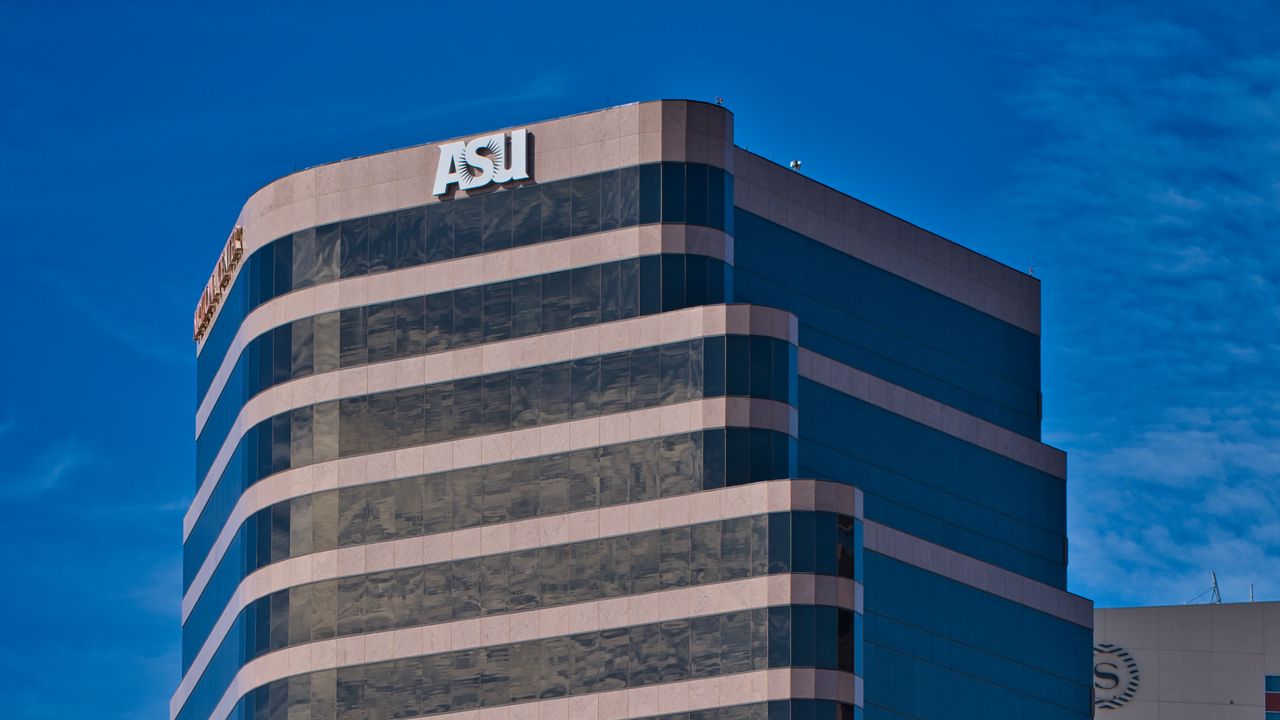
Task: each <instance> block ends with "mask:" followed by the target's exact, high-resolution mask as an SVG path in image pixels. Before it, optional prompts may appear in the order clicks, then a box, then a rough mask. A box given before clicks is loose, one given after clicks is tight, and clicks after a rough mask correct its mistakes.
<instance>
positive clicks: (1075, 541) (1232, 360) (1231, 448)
mask: <svg viewBox="0 0 1280 720" xmlns="http://www.w3.org/2000/svg"><path fill="white" fill-rule="evenodd" d="M1048 12H1052V11H1048ZM993 16H994V17H995V19H996V20H998V21H1000V22H1004V23H1007V24H1008V27H1007V28H1006V30H1007V31H1008V32H1009V33H1010V36H1013V37H1024V38H1026V39H1027V41H1028V42H1027V44H1026V45H1025V46H1023V47H1022V48H1020V51H1019V52H1017V53H1015V55H1016V59H1017V60H1018V62H1020V63H1025V64H1026V67H1027V68H1029V70H1028V72H1027V75H1026V77H1025V83H1024V84H1023V86H1022V90H1021V92H1020V94H1019V95H1018V96H1016V97H1014V98H1011V103H1012V104H1013V105H1014V106H1016V107H1018V108H1020V111H1021V112H1022V113H1023V114H1024V117H1023V118H1022V120H1023V121H1024V122H1026V123H1029V126H1030V127H1031V128H1032V129H1033V130H1034V131H1035V137H1036V138H1037V141H1036V143H1035V145H1034V148H1033V150H1032V152H1031V153H1030V154H1029V155H1028V156H1027V159H1026V161H1025V163H1024V164H1023V165H1022V167H1021V172H1020V175H1019V177H1018V179H1017V181H1016V183H1014V184H1013V185H1012V186H1010V187H1008V188H1006V192H1005V193H1004V194H1003V195H1002V196H1001V197H1000V198H999V200H998V201H997V202H996V203H995V206H994V208H993V210H992V214H993V216H995V217H999V218H1001V220H1000V221H998V222H999V227H1000V228H1001V230H1002V231H1003V232H1007V233H1009V234H1010V236H1011V237H1019V236H1020V237H1026V238H1029V239H1031V244H1034V245H1035V246H1036V247H1037V248H1039V250H1038V252H1040V253H1042V255H1041V256H1040V257H1037V258H1035V260H1036V265H1037V268H1038V270H1039V272H1038V274H1039V275H1041V276H1042V278H1043V279H1044V291H1045V305H1046V322H1045V327H1046V335H1045V366H1046V367H1045V377H1046V385H1047V388H1046V395H1047V397H1046V430H1047V438H1046V439H1047V440H1049V441H1050V442H1054V443H1057V444H1060V445H1062V446H1063V447H1065V448H1066V449H1067V450H1069V451H1071V453H1072V458H1071V477H1070V480H1069V488H1070V490H1069V493H1070V497H1071V503H1070V528H1071V535H1072V580H1073V583H1074V589H1075V590H1077V591H1080V592H1084V593H1086V594H1091V595H1095V596H1097V597H1098V598H1099V599H1100V600H1101V601H1102V602H1103V603H1104V604H1108V603H1148V602H1160V603H1171V602H1173V603H1176V602H1182V601H1185V600H1187V599H1189V598H1190V597H1192V596H1194V595H1196V594H1197V593H1198V592H1199V589H1198V588H1199V586H1201V585H1204V584H1206V583H1207V582H1208V580H1207V579H1208V573H1209V571H1210V570H1216V571H1217V572H1218V574H1219V576H1220V577H1221V578H1222V579H1223V581H1224V583H1225V586H1226V588H1227V594H1228V596H1229V598H1230V597H1232V594H1233V593H1234V598H1235V599H1243V598H1244V596H1245V593H1246V592H1247V587H1248V583H1249V582H1255V583H1257V587H1258V591H1259V594H1260V595H1262V596H1265V597H1272V598H1275V597H1280V502H1278V501H1277V500H1276V499H1275V498H1276V497H1277V495H1278V493H1277V492H1276V491H1275V485H1276V479H1277V477H1280V420H1278V418H1280V416H1278V415H1277V412H1276V411H1277V408H1278V407H1280V390H1278V388H1280V351H1278V347H1277V344H1276V342H1275V338H1277V337H1280V292H1278V291H1280V286H1278V285H1277V280H1278V279H1280V243H1277V242H1276V228H1277V227H1280V141H1278V140H1277V137H1280V136H1277V134H1276V128H1277V127H1280V46H1277V45H1275V44H1274V43H1272V42H1267V41H1266V35H1267V34H1268V33H1270V32H1272V30H1273V29H1274V28H1275V27H1277V26H1280V9H1278V8H1277V7H1276V6H1275V5H1273V4H1272V5H1266V4H1261V3H1249V2H1244V3H1232V4H1228V5H1225V6H1224V5H1221V4H1212V3H1207V2H1203V3H1202V2H1191V3H1187V2H1180V3H1169V4H1164V3H1150V4H1147V3H1127V4H1106V5H1096V6H1089V7H1080V6H1076V7H1072V8H1067V9H1065V10H1064V11H1063V12H1062V15H1061V16H1058V17H1046V16H1045V15H1044V13H1043V12H1039V11H1038V12H1037V13H1035V14H1034V16H1032V15H1027V16H1019V15H1016V14H1010V13H1007V12H998V13H994V14H993ZM1044 48H1053V50H1054V52H1052V53H1045V52H1044V51H1043V50H1044Z"/></svg>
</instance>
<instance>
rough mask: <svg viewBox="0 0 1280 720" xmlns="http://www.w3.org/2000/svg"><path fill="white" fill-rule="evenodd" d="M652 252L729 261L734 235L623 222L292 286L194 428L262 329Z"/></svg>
mask: <svg viewBox="0 0 1280 720" xmlns="http://www.w3.org/2000/svg"><path fill="white" fill-rule="evenodd" d="M655 253H689V254H693V255H705V256H707V257H713V258H716V259H719V260H729V261H731V260H732V253H733V239H732V238H730V237H729V236H727V235H725V234H724V233H723V232H722V231H719V230H714V229H711V228H703V227H696V226H686V225H656V226H646V227H631V228H621V229H618V230H610V231H607V232H603V233H596V234H594V235H581V236H578V237H573V238H566V239H564V240H557V241H555V242H550V243H543V244H541V245H532V246H529V247H522V248H514V249H511V250H502V251H498V252H492V253H485V254H483V255H472V256H470V257H465V258H457V259H454V260H448V261H445V262H440V263H433V264H429V265H419V266H417V267H412V268H405V269H403V270H394V271H391V272H386V273H379V274H376V275H363V276H360V277H353V278H347V279H345V280H339V281H336V282H333V283H326V284H324V285H319V286H316V287H310V288H305V289H301V290H296V291H294V292H291V293H287V294H285V295H282V296H280V297H278V298H276V299H274V300H271V301H269V302H266V303H263V304H262V305H261V306H259V307H258V308H256V309H254V310H253V311H252V312H250V313H249V315H248V317H246V318H245V319H244V321H243V322H242V323H241V324H240V327H239V328H238V329H237V330H236V334H235V337H234V338H233V339H232V341H231V344H230V345H229V346H228V349H227V353H226V355H225V356H224V357H223V358H222V361H221V365H220V366H219V368H218V372H217V373H216V374H215V375H214V378H213V380H212V381H211V382H210V384H209V391H208V392H207V393H206V395H205V397H204V400H203V401H201V403H200V406H199V407H198V408H197V409H196V434H197V436H198V435H199V433H200V430H201V428H203V426H204V423H205V421H206V420H207V419H208V417H209V413H211V412H212V411H213V405H214V403H215V402H216V401H217V399H218V395H219V394H220V393H221V392H222V388H223V387H225V386H226V382H227V379H228V378H229V377H230V376H231V372H232V370H234V368H235V363H236V360H237V359H238V358H239V357H240V354H241V353H242V352H244V349H245V347H246V346H247V345H248V344H249V342H250V341H252V340H253V339H254V338H256V337H258V336H259V335H261V334H263V333H264V332H267V331H268V330H271V329H273V328H276V327H279V326H281V325H284V324H286V323H291V322H294V321H296V320H301V319H302V318H306V317H311V316H313V315H320V314H322V313H327V312H333V311H336V310H342V309H345V308H350V307H360V306H362V305H368V304H372V303H381V302H390V301H393V300H400V299H403V298H411V297H417V296H419V295H430V294H432V293H439V292H445V291H447V290H457V289H460V288H467V287H474V286H477V285H485V284H488V283H495V282H501V281H503V280H513V279H515V278H521V277H529V276H531V275H544V274H548V273H553V272H558V271H560V270H570V269H573V268H580V267H590V266H592V265H599V264H603V263H607V262H614V261H617V260H626V259H630V258H637V257H640V256H642V255H651V254H655Z"/></svg>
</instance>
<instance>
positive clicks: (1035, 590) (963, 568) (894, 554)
mask: <svg viewBox="0 0 1280 720" xmlns="http://www.w3.org/2000/svg"><path fill="white" fill-rule="evenodd" d="M863 527H864V534H863V546H864V547H865V548H866V549H867V550H871V551H873V552H877V553H880V554H881V555H886V556H888V557H891V558H893V559H895V560H898V561H900V562H904V563H907V564H908V565H913V566H915V567H918V568H920V569H922V570H927V571H929V572H931V573H934V574H936V575H941V576H942V577H945V578H948V579H950V580H954V581H956V582H959V583H963V584H965V585H968V586H970V587H973V588H977V589H979V590H982V591H983V592H987V593H990V594H992V595H995V596H997V597H1001V598H1004V599H1006V600H1011V601H1013V602H1016V603H1018V604H1020V605H1025V606H1027V607H1030V608H1033V609H1035V610H1038V611H1040V612H1043V613H1047V614H1049V615H1053V616H1054V617H1056V618H1059V619H1062V620H1066V621H1068V622H1071V623H1075V624H1076V625H1080V626H1082V627H1086V628H1090V629H1092V628H1093V602H1092V601H1091V600H1088V599H1086V598H1082V597H1080V596H1078V595H1072V594H1071V593H1068V592H1065V591H1062V590H1059V589H1057V588H1055V587H1051V586H1049V585H1045V584H1043V583H1040V582H1036V581H1035V580H1032V579H1030V578H1027V577H1023V576H1022V575H1018V574H1017V573H1012V572H1009V571H1008V570H1005V569H1003V568H1000V567H997V566H995V565H992V564H990V563H987V562H983V561H981V560H978V559H977V558H973V557H969V556H968V555H961V554H960V553H958V552H955V551H954V550H950V549H948V548H945V547H943V546H941V545H937V544H935V543H931V542H929V541H928V540H924V539H922V538H918V537H916V536H914V535H909V534H907V533H904V532H902V531H900V530H895V529H893V528H891V527H888V526H887V525H881V524H879V523H875V522H866V523H864V525H863Z"/></svg>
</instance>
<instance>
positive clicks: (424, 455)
mask: <svg viewBox="0 0 1280 720" xmlns="http://www.w3.org/2000/svg"><path fill="white" fill-rule="evenodd" d="M721 427H756V428H762V429H767V430H775V431H777V432H786V433H790V434H792V435H795V434H796V417H795V411H794V409H793V408H791V407H789V406H787V405H785V404H783V403H779V402H776V401H773V400H759V399H753V398H736V397H734V398H705V399H702V400H695V401H692V402H687V403H680V404H676V405H666V406H661V407H654V408H646V409H643V410H634V411H630V412H625V413H617V414H615V415H608V416H605V417H600V418H586V419H583V420H574V421H570V422H567V423H560V424H558V425H552V426H544V427H532V428H525V429H521V430H514V431H510V432H505V433H495V434H493V435H485V436H481V437H479V438H466V439H462V440H453V441H446V442H440V443H433V444H430V445H422V446H418V447H413V448H405V449H402V450H389V451H386V452H381V453H371V454H369V455H360V456H356V457H350V458H343V459H340V460H332V461H329V462H324V463H318V464H315V465H308V466H306V467H301V468H295V469H292V470H286V471H284V472H280V473H277V474H275V475H272V476H270V477H268V478H266V479H264V480H262V481H261V482H258V483H255V484H254V485H252V486H250V487H249V489H248V490H246V491H245V492H244V493H243V494H241V496H240V497H239V499H238V500H237V501H236V504H235V507H233V508H232V510H231V512H230V514H229V515H228V517H227V520H226V521H225V522H224V523H223V526H222V529H221V530H220V531H219V534H218V537H217V539H216V540H215V541H214V543H213V546H212V547H211V548H210V550H209V554H208V556H207V557H206V558H205V560H204V562H203V563H202V564H201V567H200V569H199V571H198V572H197V573H196V576H195V577H194V578H193V580H192V583H191V586H190V588H188V590H187V592H186V593H185V596H184V601H183V608H184V610H183V618H184V619H185V618H186V615H187V614H188V613H189V612H190V606H191V605H192V604H193V603H194V601H195V598H197V597H199V593H200V591H201V590H202V589H203V588H204V586H205V584H206V583H207V582H208V580H209V578H210V577H211V576H212V574H213V571H214V570H215V569H216V568H217V564H218V562H219V561H220V560H221V559H222V556H223V554H224V553H225V552H226V550H227V548H228V547H229V546H230V545H231V542H232V541H233V540H234V539H235V536H236V533H237V532H238V531H239V528H240V524H241V523H243V522H244V521H245V520H246V519H247V518H248V517H249V516H251V515H253V514H254V513H255V512H257V511H259V510H262V509H264V508H267V507H270V506H272V505H274V504H275V503H278V502H283V501H285V500H288V499H290V498H294V497H300V496H303V495H310V494H312V493H316V492H323V491H325V490H332V489H335V488H339V487H350V486H354V485H364V484H368V483H375V482H382V481H386V480H394V479H397V478H404V477H412V476H414V475H422V474H426V473H435V472H444V471H448V470H457V469H461V468H468V467H476V466H479V465H487V464H490V463H498V462H508V461H512V460H522V459H527V458H532V457H539V456H544V455H552V454H555V453H562V452H572V451H574V450H583V449H586V448H591V447H598V446H600V445H610V444H615V443H624V442H631V441H634V440H644V439H647V438H654V437H661V436H665V435H674V434H679V433H687V432H696V431H700V430H707V429H712V428H721ZM858 502H859V505H858V508H859V510H858V511H859V512H860V511H861V504H860V503H861V500H859V501H858ZM195 517H198V515H197V516H195ZM188 532H189V530H188ZM187 598H189V600H188V599H187Z"/></svg>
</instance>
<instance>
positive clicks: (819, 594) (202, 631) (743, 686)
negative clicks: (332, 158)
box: [171, 101, 1092, 720]
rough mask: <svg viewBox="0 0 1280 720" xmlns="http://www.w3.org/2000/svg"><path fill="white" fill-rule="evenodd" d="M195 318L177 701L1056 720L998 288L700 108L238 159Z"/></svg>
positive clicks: (174, 709) (237, 713) (1063, 612)
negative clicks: (378, 150) (238, 180)
mask: <svg viewBox="0 0 1280 720" xmlns="http://www.w3.org/2000/svg"><path fill="white" fill-rule="evenodd" d="M194 331H195V338H196V342H197V356H198V361H197V414H196V437H197V439H196V465H197V470H196V479H197V492H196V496H195V500H194V502H193V503H192V506H191V509H190V510H189V512H188V513H187V516H186V518H185V521H184V528H183V530H184V532H183V537H184V595H183V603H182V618H183V632H182V634H183V638H182V644H183V648H182V670H183V677H182V680H181V683H180V685H179V687H178V690H177V692H176V693H175V695H174V697H173V700H172V705H171V715H172V717H173V718H174V719H175V720H197V719H204V718H214V719H215V720H224V718H229V717H230V718H236V719H237V720H248V719H250V718H253V719H258V718H263V719H269V720H356V719H359V720H383V719H389V718H417V717H424V716H431V717H433V718H434V717H440V718H446V717H447V718H451V719H452V718H458V719H459V720H463V719H464V718H465V720H570V719H571V718H572V719H574V720H577V719H579V718H581V719H584V720H585V719H587V718H592V719H594V718H601V719H604V720H623V719H630V718H658V717H662V718H670V719H671V720H792V719H794V720H836V719H837V718H839V719H840V720H852V719H853V718H862V717H867V718H943V717H945V718H978V717H981V718H991V717H1035V718H1045V719H1049V720H1054V719H1057V718H1083V717H1086V716H1088V714H1089V709H1090V682H1091V672H1090V667H1091V665H1090V647H1091V638H1092V636H1091V622H1092V615H1091V612H1092V608H1091V605H1090V604H1089V602H1088V601H1086V600H1083V599H1082V598H1078V597H1075V596H1072V595H1070V594H1068V593H1067V592H1066V590H1065V577H1066V576H1065V569H1066V537H1065V514H1066V510H1065V488H1064V482H1065V457H1064V455H1063V454H1062V453H1061V452H1059V451H1057V450H1054V449H1053V448H1050V447H1048V446H1045V445H1043V444H1041V443H1040V442H1039V424H1040V392H1039V381H1040V378H1039V372H1040V361H1039V287H1038V284H1037V282H1036V280H1034V279H1033V278H1031V277H1028V276H1026V275H1023V274H1022V273H1019V272H1016V271H1014V270H1011V269H1009V268H1007V267H1004V266H1002V265H1000V264H998V263H995V262H993V261H991V260H989V259H987V258H984V257H982V256H979V255H977V254H975V253H973V252H970V251H968V250H965V249H964V248H961V247H959V246H957V245H955V244H953V243H950V242H948V241H946V240H944V239H942V238H939V237H937V236H934V235H931V234H929V233H927V232H925V231H922V230H920V229H918V228H916V227H914V226H912V225H910V224H908V223H906V222H903V221H902V220H899V219H897V218H894V217H892V216H890V215H887V214H885V213H883V212H881V211H879V210H876V209H874V208H872V207H869V206H867V205H865V204H863V203H861V202H859V201H857V200H854V199H852V198H849V197H847V196H845V195H842V194H840V193H838V192H836V191H834V190H831V189H830V188H827V187H824V186H823V185H820V184H819V183H816V182H814V181H812V180H809V179H807V178H805V177H804V176H803V175H801V174H799V173H796V172H793V171H791V170H789V169H787V168H785V167H781V166H779V165H776V164H774V163H771V162H769V161H767V160H764V159H763V158H760V157H758V156H755V155H752V154H751V153H750V152H747V151H745V150H743V149H740V148H737V147H735V146H734V144H733V118H732V115H731V114H730V113H729V112H728V111H727V110H725V109H724V108H722V107H719V106H716V105H708V104H704V103H698V102H685V101H659V102H648V103H640V104H632V105H626V106H621V107H616V108H610V109H607V110H602V111H598V112H592V113H587V114H583V115H577V116H572V117H567V118H561V119H557V120H551V121H547V122H541V123H535V124H530V125H527V126H523V127H518V128H513V129H509V130H506V131H499V132H493V133H488V134H484V135H479V136H469V137H467V138H462V139H460V140H455V141H447V142H443V143H432V144H428V145H422V146H418V147H411V148H407V149H404V150H397V151H393V152H387V153H382V154H379V155H374V156H370V157H362V158H356V159H352V160H346V161H343V162H339V163H335V164H331V165H324V166H320V167H316V168H312V169H309V170H305V171H302V172H298V173H294V174H293V175H289V176H287V177H285V178H282V179H280V180H277V181H275V182H273V183H271V184H270V185H268V186H266V187H265V188H263V189H262V190H260V191H258V192H257V193H255V194H254V195H253V196H252V197H251V198H250V199H249V201H248V202H247V203H246V205H245V207H244V209H243V210H242V211H241V214H240V217H239V220H238V221H237V223H236V225H235V229H234V230H233V232H232V234H231V237H230V238H229V239H228V241H227V244H226V246H225V247H224V248H223V251H222V254H221V255H220V256H219V259H218V264H217V267H216V268H215V271H214V273H213V277H211V279H210V282H209V285H208V286H207V287H206V288H205V292H204V294H203V295H202V296H201V301H200V304H199V307H198V308H197V313H196V318H195V328H194ZM864 504H865V510H864Z"/></svg>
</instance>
